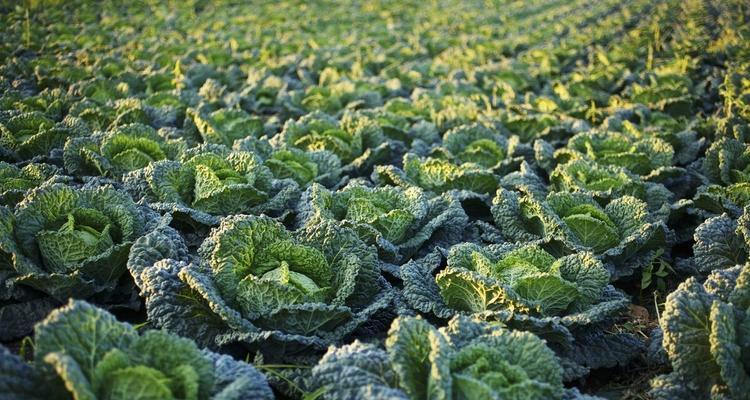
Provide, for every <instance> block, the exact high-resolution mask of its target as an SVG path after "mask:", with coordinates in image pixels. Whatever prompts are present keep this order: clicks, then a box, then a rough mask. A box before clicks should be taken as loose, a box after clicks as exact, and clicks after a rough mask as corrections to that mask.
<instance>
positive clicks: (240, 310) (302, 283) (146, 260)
mask: <svg viewBox="0 0 750 400" xmlns="http://www.w3.org/2000/svg"><path fill="white" fill-rule="evenodd" d="M198 255H199V260H196V261H195V262H190V259H189V257H188V256H187V248H186V247H185V243H184V242H183V241H182V239H181V238H180V237H179V235H178V234H177V232H176V231H174V230H173V229H171V228H169V227H163V228H162V229H160V230H157V231H155V232H154V233H153V234H150V235H148V236H145V237H144V238H143V239H142V240H140V241H139V242H138V243H137V244H136V246H135V247H134V248H133V251H132V252H131V255H130V261H129V264H128V265H129V268H130V271H131V273H132V274H133V276H134V278H135V281H136V283H137V284H138V285H139V286H140V288H141V294H142V296H144V297H145V300H146V307H147V310H148V315H149V319H150V320H151V321H153V322H154V323H155V324H156V325H158V326H162V327H164V328H166V329H167V330H170V331H173V332H175V333H178V334H180V335H183V336H186V337H191V338H193V339H195V340H196V341H198V342H199V343H201V344H204V345H207V346H221V345H224V344H227V343H235V342H241V343H244V344H246V345H248V346H251V347H252V346H258V345H259V346H260V350H261V351H263V352H265V353H266V354H268V355H269V357H273V356H285V355H289V354H294V353H295V352H296V351H301V350H304V349H309V348H310V347H312V348H317V349H323V348H325V347H326V346H328V345H330V344H334V343H338V342H339V341H340V340H341V339H342V338H343V337H344V336H345V335H347V334H349V333H351V332H353V331H354V330H355V329H357V328H358V327H360V326H362V325H363V324H364V323H365V322H367V321H368V320H369V319H370V318H371V317H373V316H374V315H375V314H376V313H378V312H381V311H384V310H385V308H386V307H388V306H389V304H390V303H391V301H392V293H391V289H390V286H389V285H388V284H387V283H386V282H385V280H384V279H383V278H381V277H380V270H379V268H378V261H377V252H376V250H375V249H374V247H372V246H368V245H366V244H365V243H364V242H362V241H361V240H360V239H359V238H358V237H357V235H356V234H355V233H354V231H352V230H350V229H348V228H344V227H341V226H338V225H336V224H333V223H330V222H326V221H322V222H321V223H319V224H316V225H314V226H309V227H306V228H305V229H301V230H299V231H297V232H290V231H287V230H286V228H284V226H283V225H281V224H280V223H278V222H276V221H274V220H273V219H271V218H269V217H266V216H257V217H256V216H247V215H237V216H233V217H227V218H225V219H224V220H222V222H221V225H220V226H219V227H218V228H215V229H214V230H213V231H212V232H211V235H210V236H209V237H208V238H207V239H206V240H205V242H204V243H203V245H202V246H201V248H200V249H199V250H198ZM269 343H277V344H278V346H276V345H269ZM261 344H262V345H261Z"/></svg>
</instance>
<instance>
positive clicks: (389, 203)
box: [298, 181, 468, 262]
mask: <svg viewBox="0 0 750 400" xmlns="http://www.w3.org/2000/svg"><path fill="white" fill-rule="evenodd" d="M298 214H299V215H300V217H301V219H302V223H303V224H304V225H308V226H309V225H314V224H316V223H318V222H319V221H321V220H326V221H332V222H335V223H339V224H341V225H342V226H346V227H349V228H351V229H352V230H353V231H354V232H356V233H357V235H358V236H359V237H360V238H361V239H362V240H363V241H365V242H366V243H370V244H374V245H376V246H377V248H378V250H379V252H380V255H381V257H382V258H383V259H384V260H387V261H390V262H401V261H406V260H408V259H409V258H410V257H412V256H416V255H424V254H426V253H427V252H429V251H431V249H433V248H435V247H436V246H442V247H449V246H450V245H451V244H454V243H457V242H458V241H460V240H461V236H462V232H463V229H464V227H465V225H466V224H467V223H468V218H467V216H466V214H465V213H464V211H463V209H462V208H461V205H460V204H459V202H458V201H457V200H455V199H454V198H452V197H450V196H448V195H441V196H435V197H432V198H431V197H429V196H428V195H427V194H426V193H425V192H424V191H423V190H422V189H420V188H418V187H411V188H402V187H394V186H380V187H371V186H368V185H366V184H365V183H364V182H360V181H352V182H350V183H349V184H348V185H347V186H345V187H344V188H342V189H339V190H337V191H329V190H327V189H325V188H324V187H322V186H320V185H313V186H312V187H310V188H309V189H308V190H307V192H306V193H305V194H304V195H303V197H302V199H301V200H300V206H299V210H298Z"/></svg>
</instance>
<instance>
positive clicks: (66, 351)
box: [0, 300, 274, 400]
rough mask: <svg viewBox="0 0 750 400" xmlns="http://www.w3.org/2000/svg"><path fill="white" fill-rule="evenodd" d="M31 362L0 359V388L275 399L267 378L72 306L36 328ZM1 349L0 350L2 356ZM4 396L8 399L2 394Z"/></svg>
mask: <svg viewBox="0 0 750 400" xmlns="http://www.w3.org/2000/svg"><path fill="white" fill-rule="evenodd" d="M34 343H35V346H34V359H35V361H34V362H33V363H32V364H26V363H25V362H24V361H22V360H21V359H20V358H18V357H16V356H14V355H11V354H8V353H4V352H0V371H2V372H3V373H2V374H1V375H0V387H4V388H8V389H11V391H10V392H9V393H10V394H11V396H13V395H18V396H19V397H23V398H30V399H44V398H56V399H57V398H60V399H92V400H93V399H112V400H116V399H133V398H137V399H144V400H145V399H153V400H156V399H167V400H169V399H193V400H199V399H217V400H218V399H227V400H228V399H242V398H254V399H255V398H257V399H273V398H274V396H273V392H272V391H271V388H270V387H269V386H268V383H267V382H266V379H265V377H264V376H263V375H262V374H261V373H259V372H258V371H257V370H255V368H253V367H252V366H250V365H248V364H245V363H243V362H239V361H235V360H234V359H232V358H231V357H230V356H226V355H219V354H216V353H212V352H209V351H206V350H201V349H199V348H198V347H197V346H196V345H195V343H194V342H193V341H191V340H188V339H184V338H181V337H178V336H175V335H172V334H169V333H166V332H163V331H156V330H151V331H146V332H145V333H143V334H140V335H139V333H138V331H137V330H136V329H135V328H134V327H133V326H131V325H130V324H127V323H122V322H118V321H117V320H116V319H115V317H114V316H113V315H112V314H110V313H108V312H106V311H104V310H101V309H98V308H96V307H94V306H92V305H90V304H88V303H86V302H83V301H73V300H71V301H70V303H68V305H67V306H65V307H63V308H60V309H57V310H55V311H53V312H52V313H51V314H50V315H49V316H48V317H47V319H45V320H44V321H42V322H41V323H39V324H38V325H37V326H36V331H35V335H34ZM1 349H2V348H0V350H1ZM6 394H8V393H6Z"/></svg>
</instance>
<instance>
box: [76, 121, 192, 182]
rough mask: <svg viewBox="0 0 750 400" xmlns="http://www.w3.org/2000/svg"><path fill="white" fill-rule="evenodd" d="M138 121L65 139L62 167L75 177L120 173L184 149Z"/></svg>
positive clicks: (176, 154) (172, 156) (176, 141)
mask: <svg viewBox="0 0 750 400" xmlns="http://www.w3.org/2000/svg"><path fill="white" fill-rule="evenodd" d="M185 147H186V146H185V143H184V141H182V140H168V139H165V138H163V137H162V136H160V135H159V134H158V133H157V131H156V130H155V129H154V128H152V127H150V126H148V125H143V124H139V123H134V124H128V125H123V126H118V127H116V128H114V129H112V130H110V131H106V132H100V133H96V134H94V135H91V136H86V137H77V138H71V139H68V141H67V142H66V143H65V148H64V150H63V161H64V163H65V170H66V171H67V172H68V173H69V174H71V175H75V176H109V177H111V176H115V177H117V176H121V175H123V174H126V173H128V172H131V171H135V170H137V169H140V168H144V167H147V166H148V165H149V164H151V163H152V162H154V161H159V160H164V159H169V160H171V159H175V158H177V156H178V155H179V154H180V152H181V151H182V150H183V149H184V148H185Z"/></svg>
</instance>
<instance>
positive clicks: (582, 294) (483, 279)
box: [401, 243, 642, 380]
mask: <svg viewBox="0 0 750 400" xmlns="http://www.w3.org/2000/svg"><path fill="white" fill-rule="evenodd" d="M401 279H402V280H403V292H402V294H403V298H404V300H405V302H406V304H407V305H408V306H409V307H411V308H412V309H414V310H416V311H417V312H420V313H422V314H424V315H427V316H434V317H439V318H450V317H453V316H456V315H473V316H474V317H476V318H479V319H483V320H486V321H494V322H501V323H503V324H504V325H505V326H507V327H510V328H512V329H519V330H524V331H530V332H534V333H536V334H538V335H539V336H540V337H542V338H544V339H546V340H547V341H548V342H549V343H550V346H551V347H552V348H553V349H554V350H555V351H556V352H557V353H558V355H559V356H560V357H562V358H563V360H564V361H565V378H566V380H573V379H575V378H578V377H580V376H581V375H585V374H586V373H587V372H588V370H589V369H592V368H600V367H612V366H614V365H618V364H619V365H625V364H626V363H627V362H628V361H630V360H631V359H632V358H633V357H634V356H635V355H637V354H638V353H639V352H640V351H641V350H642V345H641V344H640V343H639V341H638V340H637V339H636V338H635V337H633V336H632V335H629V334H617V333H608V332H609V327H611V325H612V323H613V322H614V321H615V319H616V318H617V317H618V316H619V315H621V314H622V312H624V310H625V309H626V308H627V306H628V304H629V299H628V298H627V297H626V296H625V295H624V294H623V293H621V292H619V291H618V290H616V289H615V288H614V287H612V286H610V285H609V284H608V283H609V273H608V272H607V270H606V269H605V268H604V265H603V264H602V262H601V261H600V260H598V259H597V258H595V257H594V255H593V254H591V253H590V252H579V253H573V254H569V255H565V256H553V255H552V253H550V252H549V251H547V250H545V249H544V247H542V246H540V245H539V244H535V243H530V244H522V243H517V244H510V243H504V244H493V245H489V246H479V245H477V244H475V243H462V244H459V245H456V246H453V247H452V248H451V249H450V251H449V252H448V255H447V259H446V260H443V259H442V257H440V255H439V253H433V254H431V255H429V256H427V257H424V258H422V259H420V260H414V261H410V262H409V263H407V264H405V265H403V266H402V267H401ZM587 347H590V348H596V349H600V350H601V349H609V350H608V351H605V352H602V351H596V350H594V351H588V350H586V348H587Z"/></svg>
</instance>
